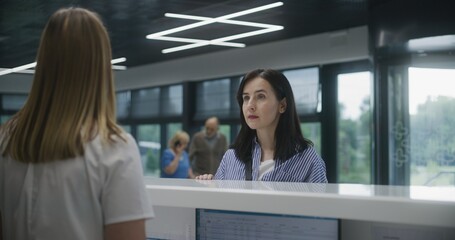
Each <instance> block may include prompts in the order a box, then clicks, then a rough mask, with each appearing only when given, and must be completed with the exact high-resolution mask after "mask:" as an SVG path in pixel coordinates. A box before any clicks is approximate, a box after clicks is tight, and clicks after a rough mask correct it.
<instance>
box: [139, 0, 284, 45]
mask: <svg viewBox="0 0 455 240" xmlns="http://www.w3.org/2000/svg"><path fill="white" fill-rule="evenodd" d="M282 5H283V2H275V3H271V4H267V5H264V6H260V7H256V8H252V9H247V10H243V11H240V12H236V13H231V14H228V15H224V16H220V17H216V18H210V17H201V16H193V15H184V14H175V13H166V14H165V15H164V16H166V17H172V18H181V19H190V20H196V21H199V22H195V23H192V24H188V25H184V26H181V27H177V28H172V29H169V30H165V31H161V32H157V33H152V34H149V35H147V36H146V38H148V39H153V40H162V41H173V42H183V43H190V44H186V45H182V46H178V47H173V48H166V49H163V50H162V51H161V52H162V53H172V52H177V51H182V50H187V49H191V48H197V47H203V46H207V45H218V46H226V47H237V48H242V47H245V46H246V45H245V44H243V43H235V42H230V41H232V40H236V39H240V38H246V37H251V36H255V35H260V34H264V33H269V32H274V31H279V30H282V29H284V27H283V26H279V25H272V24H264V23H255V22H247V21H238V20H232V18H236V17H240V16H244V15H247V14H252V13H255V12H260V11H264V10H267V9H271V8H275V7H279V6H282ZM212 23H224V24H232V25H242V26H250V27H257V28H261V29H259V30H255V31H251V32H246V33H240V34H235V35H230V36H226V37H221V38H216V39H212V40H202V39H192V38H182V37H171V36H169V35H170V34H173V33H177V32H181V31H185V30H188V29H193V28H197V27H201V26H205V25H209V24H212Z"/></svg>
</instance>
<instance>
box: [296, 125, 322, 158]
mask: <svg viewBox="0 0 455 240" xmlns="http://www.w3.org/2000/svg"><path fill="white" fill-rule="evenodd" d="M300 128H301V130H302V134H303V137H305V138H306V139H309V140H311V141H312V142H313V144H314V148H315V149H316V151H317V152H318V153H319V155H320V154H321V123H318V122H316V123H300Z"/></svg>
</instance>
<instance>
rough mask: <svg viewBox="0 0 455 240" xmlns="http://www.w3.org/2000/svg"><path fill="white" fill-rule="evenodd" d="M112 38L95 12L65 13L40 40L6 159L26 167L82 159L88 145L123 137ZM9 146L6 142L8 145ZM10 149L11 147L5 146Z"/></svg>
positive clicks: (9, 128)
mask: <svg viewBox="0 0 455 240" xmlns="http://www.w3.org/2000/svg"><path fill="white" fill-rule="evenodd" d="M111 59H112V56H111V46H110V42H109V36H108V34H107V31H106V29H105V28H104V26H103V24H102V22H101V20H100V19H99V18H98V16H97V15H96V13H93V12H91V11H88V10H86V9H82V8H67V9H60V10H58V11H57V12H55V13H54V14H53V15H52V16H51V17H50V19H49V21H48V22H47V24H46V27H45V28H44V31H43V33H42V36H41V43H40V46H39V49H38V56H37V65H36V68H35V76H34V80H33V85H32V88H31V91H30V94H29V96H28V99H27V102H26V103H25V105H24V107H23V108H22V109H21V110H20V111H19V112H18V113H17V114H16V115H15V116H13V117H12V119H11V120H10V121H8V122H7V123H6V124H5V125H4V126H3V129H2V130H3V131H2V132H3V133H6V138H4V140H3V141H2V146H3V147H2V149H4V151H3V153H2V154H3V155H4V156H5V155H10V156H11V157H12V158H13V159H15V160H18V161H20V162H26V163H40V162H51V161H55V160H64V159H69V158H74V157H76V156H81V155H83V154H84V143H86V142H88V141H90V140H92V139H93V138H94V137H96V136H97V135H100V136H101V139H102V140H103V142H114V138H112V137H113V135H117V136H118V137H120V138H121V139H123V140H124V138H122V136H121V135H122V132H123V131H122V130H121V128H120V127H119V126H118V125H117V124H116V122H115V121H116V120H115V117H116V115H115V89H114V81H113V76H112V66H111ZM5 143H6V144H5ZM5 145H6V146H5Z"/></svg>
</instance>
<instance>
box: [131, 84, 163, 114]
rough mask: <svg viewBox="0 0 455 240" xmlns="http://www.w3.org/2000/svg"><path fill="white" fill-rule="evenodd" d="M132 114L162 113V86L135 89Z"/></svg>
mask: <svg viewBox="0 0 455 240" xmlns="http://www.w3.org/2000/svg"><path fill="white" fill-rule="evenodd" d="M131 105H132V116H133V117H138V118H143V117H157V116H159V114H160V88H149V89H141V90H135V91H133V92H132V104H131Z"/></svg>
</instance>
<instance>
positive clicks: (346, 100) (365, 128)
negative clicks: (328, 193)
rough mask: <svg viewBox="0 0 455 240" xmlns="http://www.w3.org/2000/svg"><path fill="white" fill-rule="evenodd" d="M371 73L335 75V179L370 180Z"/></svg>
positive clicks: (363, 181) (369, 181)
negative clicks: (336, 102) (336, 128)
mask: <svg viewBox="0 0 455 240" xmlns="http://www.w3.org/2000/svg"><path fill="white" fill-rule="evenodd" d="M371 89H372V88H371V74H370V72H358V73H349V74H340V75H338V120H337V122H338V147H337V148H338V150H337V152H338V182H340V183H347V182H348V183H363V184H369V183H371V162H372V158H371V156H372V154H371V141H372V134H371V131H372V130H371V126H372V111H371V110H372V107H371V101H370V99H371V97H372V94H371Z"/></svg>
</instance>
